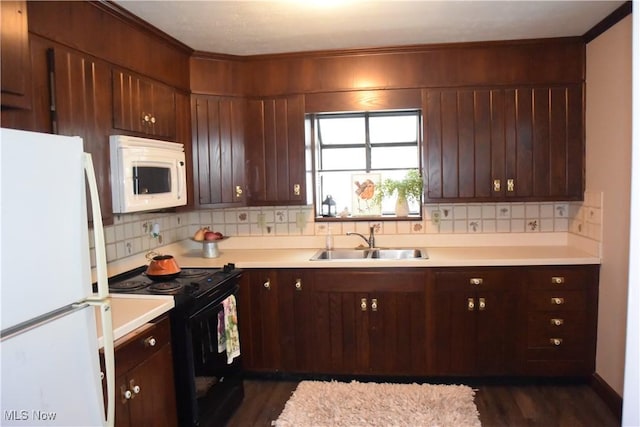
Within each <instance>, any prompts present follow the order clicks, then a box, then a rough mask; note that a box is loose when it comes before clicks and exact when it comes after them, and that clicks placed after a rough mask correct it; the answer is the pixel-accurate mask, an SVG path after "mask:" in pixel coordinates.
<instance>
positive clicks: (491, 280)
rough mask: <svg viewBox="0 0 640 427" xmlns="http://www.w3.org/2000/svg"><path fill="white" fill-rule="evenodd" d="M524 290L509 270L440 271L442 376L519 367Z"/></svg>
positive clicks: (437, 302)
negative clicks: (519, 321) (519, 325)
mask: <svg viewBox="0 0 640 427" xmlns="http://www.w3.org/2000/svg"><path fill="white" fill-rule="evenodd" d="M519 289H520V287H519V284H518V283H511V282H510V281H509V280H508V275H507V274H506V272H505V271H503V270H468V271H464V270H449V271H447V270H440V271H437V272H436V273H435V292H434V300H433V309H434V324H435V327H434V330H435V337H436V343H435V344H436V348H435V370H436V373H437V374H438V375H501V374H509V373H513V372H514V371H515V370H516V369H517V366H518V365H517V348H518V344H517V335H516V331H517V327H516V324H517V323H516V321H517V313H518V311H519V308H518V307H519Z"/></svg>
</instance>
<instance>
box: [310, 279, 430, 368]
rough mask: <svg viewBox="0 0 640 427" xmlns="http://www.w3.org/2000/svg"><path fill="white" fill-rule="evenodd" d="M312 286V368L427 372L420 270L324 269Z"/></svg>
mask: <svg viewBox="0 0 640 427" xmlns="http://www.w3.org/2000/svg"><path fill="white" fill-rule="evenodd" d="M313 285H314V286H313V291H312V292H311V297H310V300H311V307H310V310H309V315H310V316H311V317H312V318H313V336H314V343H315V344H314V345H315V356H316V358H315V362H316V363H315V365H314V370H315V372H317V373H331V374H362V375H424V374H426V361H427V359H426V346H425V342H426V325H427V322H426V303H425V287H426V280H425V273H424V271H423V270H421V269H361V270H345V269H322V270H316V272H315V273H314V283H313Z"/></svg>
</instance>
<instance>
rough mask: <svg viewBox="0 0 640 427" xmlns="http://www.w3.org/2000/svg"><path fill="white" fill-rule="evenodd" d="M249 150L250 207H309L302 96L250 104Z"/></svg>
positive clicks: (251, 101) (253, 101) (260, 100)
mask: <svg viewBox="0 0 640 427" xmlns="http://www.w3.org/2000/svg"><path fill="white" fill-rule="evenodd" d="M247 147H248V164H249V170H248V171H247V177H248V179H249V190H250V194H249V201H250V203H251V204H254V205H256V204H260V205H265V204H267V205H269V204H271V205H276V204H285V205H301V204H305V203H306V189H305V188H306V185H305V166H306V164H305V136H304V98H303V97H302V95H292V96H287V97H280V98H270V99H257V100H256V99H252V100H249V101H248V109H247Z"/></svg>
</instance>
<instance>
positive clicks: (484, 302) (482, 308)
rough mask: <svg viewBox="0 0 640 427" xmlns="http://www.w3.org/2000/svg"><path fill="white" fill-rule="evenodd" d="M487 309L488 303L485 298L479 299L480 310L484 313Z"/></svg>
mask: <svg viewBox="0 0 640 427" xmlns="http://www.w3.org/2000/svg"><path fill="white" fill-rule="evenodd" d="M485 308H487V301H485V299H484V298H478V310H480V311H484V309H485Z"/></svg>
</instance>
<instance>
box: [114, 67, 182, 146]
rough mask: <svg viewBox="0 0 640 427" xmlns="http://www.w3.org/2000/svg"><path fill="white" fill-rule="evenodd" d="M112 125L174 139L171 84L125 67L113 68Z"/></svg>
mask: <svg viewBox="0 0 640 427" xmlns="http://www.w3.org/2000/svg"><path fill="white" fill-rule="evenodd" d="M112 73H113V75H112V78H113V127H114V128H115V129H121V130H124V131H130V132H136V133H139V134H145V135H149V136H154V137H160V138H168V139H175V136H176V110H175V109H176V101H175V91H174V89H173V88H171V87H169V86H166V85H164V84H162V83H158V82H155V81H152V80H149V79H146V78H142V77H138V76H135V75H133V74H130V73H127V72H125V71H120V70H116V69H114V70H113V72H112Z"/></svg>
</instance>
